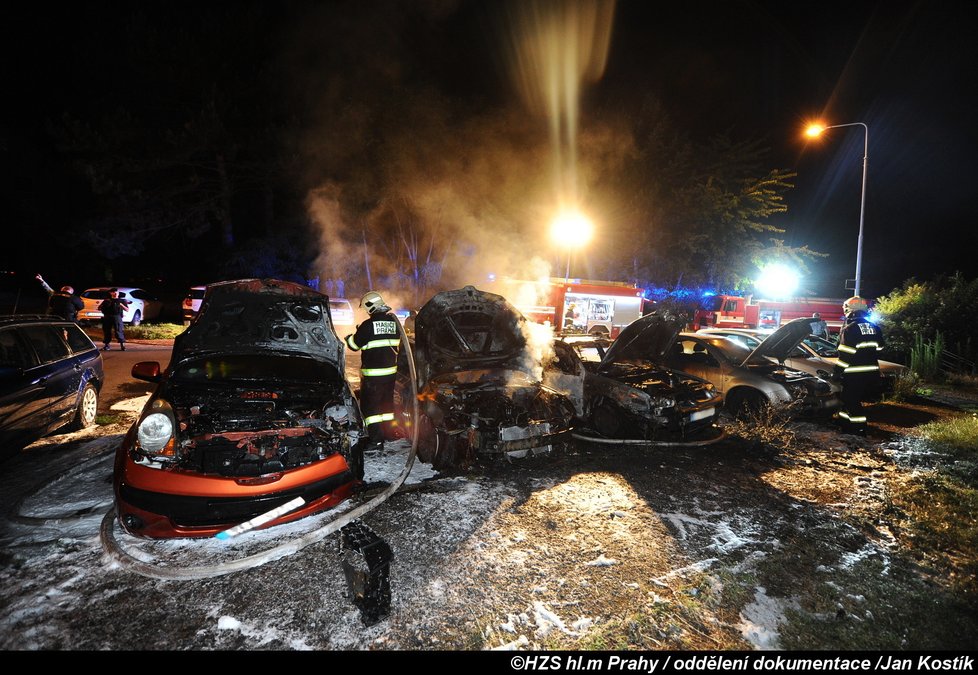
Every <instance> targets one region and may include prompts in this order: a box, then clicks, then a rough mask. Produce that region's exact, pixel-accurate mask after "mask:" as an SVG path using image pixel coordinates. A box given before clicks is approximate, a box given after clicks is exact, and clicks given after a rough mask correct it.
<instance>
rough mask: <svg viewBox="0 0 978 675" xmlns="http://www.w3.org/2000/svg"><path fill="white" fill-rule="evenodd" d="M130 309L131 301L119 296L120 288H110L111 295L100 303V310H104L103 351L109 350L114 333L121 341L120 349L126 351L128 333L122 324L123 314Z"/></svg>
mask: <svg viewBox="0 0 978 675" xmlns="http://www.w3.org/2000/svg"><path fill="white" fill-rule="evenodd" d="M127 309H129V301H128V300H123V299H122V298H120V297H119V289H118V288H110V289H109V297H107V298H106V299H105V300H103V301H102V302H100V303H99V306H98V310H99V311H100V312H102V341H103V342H104V343H105V345H104V346H103V347H102V351H103V352H107V351H109V344H110V343H111V342H112V334H113V333H115V336H116V340H118V341H119V349H121V350H122V351H126V335H125V332H124V328H123V324H122V315H123V314H124V313H125V311H126V310H127Z"/></svg>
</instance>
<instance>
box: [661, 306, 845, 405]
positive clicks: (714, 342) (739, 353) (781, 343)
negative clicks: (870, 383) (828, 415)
mask: <svg viewBox="0 0 978 675" xmlns="http://www.w3.org/2000/svg"><path fill="white" fill-rule="evenodd" d="M810 332H811V319H805V318H801V319H795V320H793V321H789V322H788V323H786V324H784V325H782V326H781V327H780V328H779V329H778V330H776V331H774V332H773V333H771V334H770V335H769V336H768V337H767V338H765V339H764V340H763V341H762V342H761V343H760V344H759V345H757V347H755V348H754V349H749V348H747V347H745V346H744V345H743V344H739V343H737V342H734V341H733V340H729V339H727V338H726V337H724V336H721V335H709V334H703V333H680V334H679V336H678V337H677V338H676V340H675V341H674V342H673V345H672V349H671V351H670V352H669V353H668V354H667V355H666V364H667V365H669V366H671V367H673V368H678V369H679V370H682V371H685V372H687V373H691V374H693V375H696V376H698V377H702V378H703V379H705V380H708V381H709V382H712V383H713V384H714V385H716V387H717V389H719V390H720V392H721V393H722V394H723V396H724V399H725V401H726V406H727V408H728V409H730V410H731V412H733V413H734V414H738V415H741V414H745V413H747V412H749V411H753V410H757V409H758V408H760V407H762V406H763V405H764V404H766V403H768V404H772V405H786V404H792V405H794V406H797V409H798V411H799V412H809V413H814V412H819V411H831V410H834V409H836V408H838V407H839V406H840V405H841V404H842V402H841V399H840V398H839V395H838V394H839V387H838V386H837V385H834V384H832V383H830V382H828V381H826V380H824V379H822V378H820V377H817V376H815V375H810V374H809V373H805V372H803V371H800V370H797V369H795V368H791V367H788V366H786V365H784V360H785V359H786V358H787V357H788V355H789V354H790V353H791V352H792V350H793V349H794V348H795V347H797V346H798V343H800V342H801V341H802V340H803V339H804V338H805V337H806V336H808V335H809V334H810Z"/></svg>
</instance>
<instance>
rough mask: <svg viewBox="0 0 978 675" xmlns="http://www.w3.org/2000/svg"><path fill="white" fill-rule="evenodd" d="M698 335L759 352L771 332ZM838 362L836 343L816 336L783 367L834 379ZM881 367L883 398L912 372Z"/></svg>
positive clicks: (721, 331)
mask: <svg viewBox="0 0 978 675" xmlns="http://www.w3.org/2000/svg"><path fill="white" fill-rule="evenodd" d="M696 332H697V333H704V334H707V335H722V336H724V337H726V338H729V339H730V340H734V341H735V342H739V343H741V344H743V345H744V346H745V347H747V348H748V349H754V348H756V347H757V346H758V345H759V344H760V343H761V342H762V341H763V340H764V338H766V337H767V336H768V335H770V331H762V330H754V329H746V328H703V329H701V330H698V331H696ZM838 360H839V349H838V346H837V345H836V344H835V343H834V342H832V341H831V340H826V339H825V338H821V337H818V336H816V335H809V336H808V337H806V338H804V339H802V341H801V342H800V343H799V344H798V346H797V347H795V348H794V349H793V350H792V351H791V352H790V353H789V354H788V356H787V358H785V360H784V364H785V365H786V366H789V367H791V368H797V369H798V370H802V371H804V372H806V373H809V374H811V375H818V376H822V375H826V374H827V375H831V374H832V372H833V371H834V370H835V364H836V362H837V361H838ZM879 364H880V377H881V384H882V392H883V393H884V394H885V393H890V392H892V391H893V388H894V386H895V385H896V381H897V379H898V378H899V377H901V376H903V375H905V374H906V373H907V372H909V370H910V369H909V368H908V367H907V366H904V365H902V364H899V363H893V362H892V361H880V362H879Z"/></svg>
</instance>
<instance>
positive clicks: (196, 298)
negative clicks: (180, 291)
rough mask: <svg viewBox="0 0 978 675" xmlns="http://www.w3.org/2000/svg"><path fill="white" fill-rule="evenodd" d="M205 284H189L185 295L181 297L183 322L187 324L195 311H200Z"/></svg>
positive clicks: (195, 313) (205, 288)
mask: <svg viewBox="0 0 978 675" xmlns="http://www.w3.org/2000/svg"><path fill="white" fill-rule="evenodd" d="M206 290H207V286H191V287H190V290H189V291H187V297H185V298H184V299H183V323H184V324H186V325H189V324H190V322H191V321H193V320H194V317H195V316H197V312H199V311H200V303H201V301H203V299H204V291H206Z"/></svg>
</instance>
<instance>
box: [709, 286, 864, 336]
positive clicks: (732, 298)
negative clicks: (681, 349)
mask: <svg viewBox="0 0 978 675" xmlns="http://www.w3.org/2000/svg"><path fill="white" fill-rule="evenodd" d="M843 302H845V299H835V298H793V299H791V300H754V299H753V297H752V296H747V297H746V298H743V297H739V296H736V295H711V296H707V297H705V298H703V301H702V302H701V303H700V307H699V308H698V309H697V310H696V313H695V314H694V316H693V322H692V323H693V330H698V329H700V328H770V329H775V328H777V327H778V326H780V325H781V324H782V323H785V322H787V321H791V320H792V319H798V318H801V317H811V316H812V315H813V314H815V313H816V312H818V313H819V314H821V316H822V320H823V321H825V323H827V324H828V327H829V332H830V333H838V332H839V329H840V328H841V327H842V323H843V319H844V316H843V314H842V303H843Z"/></svg>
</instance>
